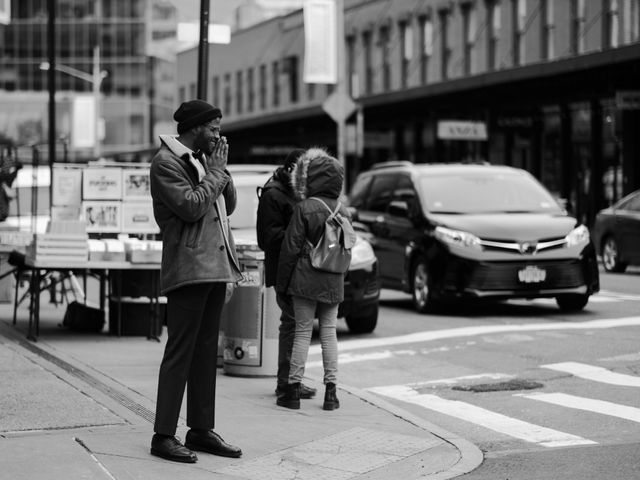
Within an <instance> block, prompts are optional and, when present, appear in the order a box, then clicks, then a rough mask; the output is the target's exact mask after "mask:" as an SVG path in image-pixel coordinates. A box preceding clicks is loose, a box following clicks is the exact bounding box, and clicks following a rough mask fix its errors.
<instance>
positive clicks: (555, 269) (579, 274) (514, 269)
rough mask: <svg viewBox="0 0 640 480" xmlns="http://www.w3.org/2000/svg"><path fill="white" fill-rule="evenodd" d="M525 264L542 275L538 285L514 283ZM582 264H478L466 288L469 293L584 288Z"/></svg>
mask: <svg viewBox="0 0 640 480" xmlns="http://www.w3.org/2000/svg"><path fill="white" fill-rule="evenodd" d="M529 265H535V266H536V267H538V268H540V269H544V270H545V272H546V278H545V279H544V280H543V281H541V282H535V283H523V282H520V281H519V280H518V272H519V271H520V270H522V269H524V268H526V267H527V266H529ZM584 283H585V279H584V274H583V269H582V265H581V263H580V262H579V261H577V260H569V261H562V262H557V261H556V262H536V263H535V264H531V263H525V262H513V263H480V264H478V265H476V267H475V268H473V269H472V271H471V272H470V276H469V277H468V281H467V282H466V287H467V288H470V289H473V290H516V291H528V290H541V289H555V288H575V287H579V286H581V285H584Z"/></svg>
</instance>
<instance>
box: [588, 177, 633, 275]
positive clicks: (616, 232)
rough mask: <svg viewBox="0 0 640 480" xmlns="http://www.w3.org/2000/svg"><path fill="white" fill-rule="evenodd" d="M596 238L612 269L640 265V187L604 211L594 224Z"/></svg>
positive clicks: (594, 237)
mask: <svg viewBox="0 0 640 480" xmlns="http://www.w3.org/2000/svg"><path fill="white" fill-rule="evenodd" d="M593 241H594V243H595V245H596V251H597V252H598V253H599V254H600V255H601V257H602V265H603V266H604V269H605V270H606V271H608V272H624V271H625V270H626V268H627V266H628V265H640V190H636V191H635V192H633V193H631V194H629V195H627V196H626V197H624V198H623V199H621V200H619V201H618V202H617V203H615V204H614V205H613V206H611V207H609V208H605V209H604V210H601V211H600V212H598V214H597V215H596V219H595V222H594V224H593Z"/></svg>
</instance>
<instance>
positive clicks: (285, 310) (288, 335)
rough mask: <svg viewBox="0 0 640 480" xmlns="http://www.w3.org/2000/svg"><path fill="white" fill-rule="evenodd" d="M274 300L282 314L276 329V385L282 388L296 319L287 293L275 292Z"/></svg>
mask: <svg viewBox="0 0 640 480" xmlns="http://www.w3.org/2000/svg"><path fill="white" fill-rule="evenodd" d="M276 302H277V304H278V307H280V310H281V311H282V314H281V315H280V327H279V331H278V376H277V382H278V384H277V386H278V387H279V388H280V389H284V388H285V387H286V386H287V383H289V369H290V365H291V350H292V349H293V338H294V337H295V333H296V319H295V317H294V313H293V303H292V300H291V297H290V296H289V295H283V294H281V293H278V294H276Z"/></svg>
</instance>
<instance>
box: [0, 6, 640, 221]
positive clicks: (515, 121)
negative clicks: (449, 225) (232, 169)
mask: <svg viewBox="0 0 640 480" xmlns="http://www.w3.org/2000/svg"><path fill="white" fill-rule="evenodd" d="M7 2H8V3H9V4H10V6H11V12H10V15H8V16H6V18H4V19H3V18H2V16H3V12H0V22H2V21H3V20H4V23H0V107H1V108H0V143H7V142H10V143H11V144H13V145H17V146H19V147H21V148H27V149H28V150H29V152H30V153H24V154H22V155H21V157H22V159H23V161H25V162H26V163H29V161H30V159H29V158H28V156H29V155H31V153H32V152H34V151H38V152H39V155H40V158H39V161H40V162H41V163H42V164H46V163H47V161H48V159H47V158H46V155H47V147H46V143H47V135H48V120H47V112H48V110H47V107H48V92H47V90H48V83H47V75H48V73H47V71H46V70H44V69H43V64H45V63H46V62H47V60H48V55H47V17H48V5H49V4H55V5H56V16H55V25H56V29H55V30H56V42H55V46H56V72H55V73H56V97H55V98H56V102H55V103H56V139H57V140H58V142H57V151H56V160H57V161H88V160H92V159H94V157H95V155H94V153H95V149H94V148H92V145H91V142H87V141H86V139H83V138H82V135H83V134H84V133H86V131H87V130H91V128H88V125H89V124H91V122H92V116H91V115H90V114H88V110H86V108H87V105H89V106H90V105H91V100H95V90H94V89H93V84H92V82H89V81H87V80H86V79H83V78H79V77H78V76H73V75H70V74H69V73H65V72H63V71H58V70H59V69H60V68H62V67H68V68H69V69H73V70H74V71H79V72H84V73H85V74H89V75H90V74H92V72H93V71H95V67H94V60H95V53H96V49H95V47H96V46H97V47H99V62H98V63H99V70H100V71H101V72H102V71H104V72H105V73H106V77H105V78H103V79H101V82H100V89H99V96H98V98H99V106H100V114H101V115H100V117H101V120H100V122H99V125H98V127H99V128H97V129H96V130H97V131H99V133H100V134H101V142H100V154H101V155H102V156H105V157H110V158H115V159H118V160H132V161H146V160H148V158H149V156H150V152H152V151H153V149H154V148H155V147H156V146H157V135H158V134H159V133H171V132H174V130H175V124H174V122H173V119H172V113H173V111H174V110H175V108H176V107H177V105H178V104H179V102H181V101H183V100H186V99H189V98H194V97H195V96H196V91H197V90H196V89H197V85H196V82H197V71H198V68H197V61H198V48H197V44H195V43H193V42H192V43H185V42H181V41H178V36H177V32H178V25H179V24H181V23H185V22H186V23H189V22H191V24H194V25H196V26H197V25H198V22H199V14H200V3H201V2H200V0H55V1H52V2H49V1H47V0H5V2H4V3H5V4H7ZM302 3H303V2H302V0H224V1H218V2H216V1H212V2H211V8H210V17H209V20H210V23H219V24H227V25H229V26H230V27H231V30H232V32H233V33H232V35H231V42H230V43H229V44H227V45H218V44H212V45H210V48H209V55H210V56H209V62H208V75H209V78H208V81H207V98H206V100H208V101H210V102H212V103H214V104H217V105H219V106H220V107H221V108H222V109H223V112H224V122H223V126H224V130H225V133H226V135H227V136H228V137H229V139H230V142H231V143H232V145H233V148H232V149H231V157H232V158H231V160H232V161H233V162H237V163H249V162H254V163H255V162H261V163H263V162H270V163H276V162H279V161H280V160H281V158H282V157H283V156H284V155H285V154H286V153H287V152H288V151H289V150H290V149H291V148H292V147H296V146H303V147H304V146H309V145H325V146H328V147H329V149H330V150H332V151H333V152H334V153H335V152H336V151H337V142H336V124H335V122H334V121H333V120H332V119H331V117H330V116H329V115H328V114H327V111H328V110H331V103H332V102H334V101H335V95H333V94H334V92H335V87H334V85H325V84H307V83H304V81H303V67H304V47H305V45H304V43H305V42H304V26H303V14H302V10H301V6H302ZM344 45H345V52H344V53H345V56H344V58H345V63H346V73H347V91H348V94H349V97H350V99H352V100H353V102H355V103H354V106H355V108H354V110H353V114H352V115H350V116H349V118H348V119H347V129H346V152H347V158H346V164H347V171H348V181H349V182H351V181H352V180H353V178H354V177H355V175H356V174H357V173H358V172H359V171H361V170H364V169H367V168H369V167H370V166H371V165H372V164H374V163H376V162H380V161H386V160H393V159H404V160H409V161H413V162H453V161H488V162H491V163H497V164H507V165H513V166H517V167H522V168H525V169H527V170H529V171H530V172H532V173H533V174H534V175H536V176H537V177H538V178H540V179H541V180H542V182H543V183H544V184H545V185H546V186H547V187H548V188H549V189H550V190H551V191H552V192H554V193H555V194H556V195H558V196H559V197H563V198H566V199H568V200H569V201H570V203H571V205H572V206H573V209H574V212H575V213H577V214H578V216H579V217H580V218H581V219H582V220H585V221H587V222H590V220H591V219H592V218H593V215H594V214H595V212H596V211H597V210H598V209H599V208H601V207H603V206H606V205H609V204H611V203H612V202H614V201H615V200H617V199H619V198H620V197H621V196H623V195H624V194H625V193H628V192H630V191H632V190H634V189H637V188H639V187H640V164H638V162H637V160H636V159H637V158H638V156H639V154H640V131H639V130H640V87H638V85H640V0H455V1H453V0H451V1H450V0H345V44H344ZM328 99H329V102H327V100H328ZM347 102H348V103H350V100H349V99H347ZM83 132H84V133H83Z"/></svg>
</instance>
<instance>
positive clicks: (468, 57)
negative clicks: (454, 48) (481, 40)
mask: <svg viewBox="0 0 640 480" xmlns="http://www.w3.org/2000/svg"><path fill="white" fill-rule="evenodd" d="M462 35H463V38H462V42H463V43H462V45H463V57H462V59H463V69H464V74H465V75H471V74H472V73H473V72H474V70H475V65H474V60H475V56H474V47H475V42H476V11H475V9H474V8H473V6H472V4H471V3H465V4H463V5H462Z"/></svg>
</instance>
